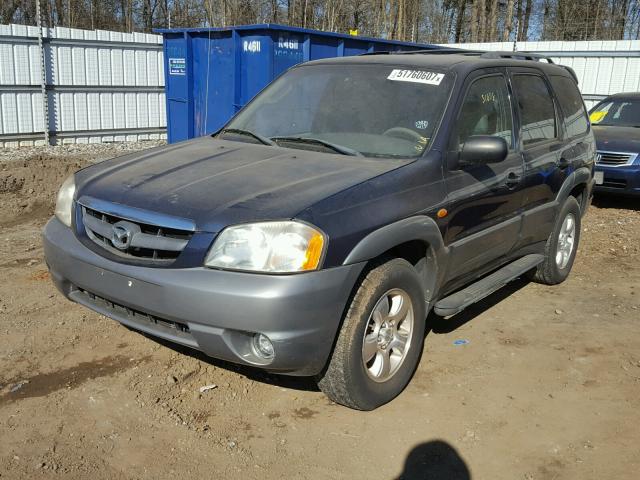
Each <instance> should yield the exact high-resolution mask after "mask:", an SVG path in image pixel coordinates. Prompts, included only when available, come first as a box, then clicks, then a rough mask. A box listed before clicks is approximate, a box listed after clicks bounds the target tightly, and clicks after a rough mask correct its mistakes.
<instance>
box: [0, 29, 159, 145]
mask: <svg viewBox="0 0 640 480" xmlns="http://www.w3.org/2000/svg"><path fill="white" fill-rule="evenodd" d="M38 30H39V29H38V28H37V27H30V26H25V25H0V146H18V145H31V144H41V143H44V126H45V122H47V123H48V127H49V131H50V134H51V139H52V140H51V142H52V143H75V142H77V143H87V142H107V141H125V140H126V141H138V140H145V139H160V138H166V115H165V94H164V64H163V53H162V37H161V36H159V35H151V34H143V33H121V32H109V31H103V30H95V31H90V30H78V29H71V28H62V27H57V28H51V29H43V48H44V60H45V70H46V85H45V89H46V92H47V99H48V110H49V111H48V116H49V118H48V121H46V120H45V115H44V108H43V101H42V93H41V78H42V77H41V69H40V51H39V46H38Z"/></svg>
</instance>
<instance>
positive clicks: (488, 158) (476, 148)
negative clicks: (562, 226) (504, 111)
mask: <svg viewBox="0 0 640 480" xmlns="http://www.w3.org/2000/svg"><path fill="white" fill-rule="evenodd" d="M508 153H509V146H508V145H507V141H506V140H505V139H504V138H502V137H494V136H491V135H473V136H471V137H469V138H467V141H466V142H464V145H463V146H462V151H461V152H460V163H463V164H467V165H485V164H487V163H498V162H501V161H503V160H504V159H505V158H507V154H508Z"/></svg>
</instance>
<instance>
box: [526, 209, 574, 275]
mask: <svg viewBox="0 0 640 480" xmlns="http://www.w3.org/2000/svg"><path fill="white" fill-rule="evenodd" d="M580 219H581V212H580V205H578V201H577V200H576V199H575V198H574V197H568V198H567V199H566V200H565V202H564V204H563V205H562V208H561V209H560V213H559V214H558V217H557V218H556V223H555V226H554V228H553V231H552V232H551V235H549V239H548V240H547V244H546V245H545V249H544V262H542V263H541V264H540V265H538V267H537V268H536V269H535V270H532V271H531V272H530V274H529V278H530V279H531V280H533V281H535V282H538V283H542V284H545V285H557V284H558V283H562V282H564V281H565V280H566V279H567V277H568V276H569V273H570V272H571V267H572V266H573V261H574V260H575V258H576V252H577V250H578V244H579V243H580V229H581V222H580Z"/></svg>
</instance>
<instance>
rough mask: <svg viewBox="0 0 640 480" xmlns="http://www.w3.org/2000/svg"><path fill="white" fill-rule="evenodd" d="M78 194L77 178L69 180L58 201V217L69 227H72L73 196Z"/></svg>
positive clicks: (63, 186)
mask: <svg viewBox="0 0 640 480" xmlns="http://www.w3.org/2000/svg"><path fill="white" fill-rule="evenodd" d="M75 193H76V182H75V176H74V175H71V176H70V177H69V178H67V179H66V180H65V181H64V183H63V184H62V186H61V187H60V190H59V191H58V198H57V200H56V217H58V220H60V221H61V222H62V223H64V224H65V225H66V226H67V227H70V226H71V214H72V211H73V195H74V194H75Z"/></svg>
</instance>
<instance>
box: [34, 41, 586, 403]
mask: <svg viewBox="0 0 640 480" xmlns="http://www.w3.org/2000/svg"><path fill="white" fill-rule="evenodd" d="M595 156H596V149H595V142H594V138H593V133H592V131H591V127H590V125H589V121H588V118H587V115H586V110H585V107H584V104H583V102H582V99H581V97H580V94H579V92H578V89H577V86H576V80H575V75H574V74H573V72H572V71H571V70H569V69H566V68H563V67H560V66H557V65H553V64H551V63H548V62H547V61H543V59H542V58H538V57H536V56H533V55H527V54H502V53H481V52H460V51H458V52H452V51H447V50H445V51H440V52H437V53H430V52H424V53H420V52H419V53H411V54H377V55H364V56H359V57H348V58H339V59H326V60H321V61H314V62H310V63H307V64H304V65H301V66H298V67H295V68H293V69H291V70H289V71H288V72H287V73H286V74H284V75H283V76H281V77H280V78H279V79H278V80H276V81H275V82H273V83H272V84H271V85H270V86H269V87H268V88H266V89H265V90H264V91H263V92H262V93H260V94H259V95H258V96H257V97H256V98H255V99H254V100H253V101H252V102H251V103H250V104H249V105H247V106H246V107H245V108H244V109H243V110H242V111H241V112H239V113H238V114H237V115H236V116H235V118H233V119H232V120H231V121H230V122H229V123H228V124H227V125H226V126H225V127H224V128H222V129H221V130H220V131H219V132H216V133H215V134H214V135H211V136H206V137H202V138H198V139H195V140H191V141H187V142H184V143H179V144H174V145H168V146H164V147H160V148H156V149H153V150H147V151H145V152H142V153H135V154H131V155H127V156H124V157H120V158H116V159H113V160H110V161H107V162H103V163H100V164H97V165H93V166H90V167H88V168H85V169H83V170H81V171H79V172H77V173H76V174H75V175H73V176H71V177H70V178H69V179H67V180H66V181H65V183H64V184H63V186H62V188H61V190H60V192H59V195H58V202H57V206H56V214H55V217H53V218H52V219H51V220H50V221H49V223H48V224H47V226H46V228H45V231H44V245H45V254H46V260H47V264H48V266H49V269H50V271H51V276H52V278H53V281H54V282H55V284H56V285H57V287H58V288H59V289H60V291H61V292H62V293H63V294H64V295H65V296H67V297H68V298H69V299H71V300H73V301H75V302H77V303H80V304H82V305H85V306H86V307H88V308H91V309H92V310H95V311H97V312H100V313H102V314H104V315H107V316H109V317H111V318H114V319H116V320H117V321H119V322H121V323H123V324H125V325H127V326H129V327H132V328H134V329H137V330H140V331H143V332H147V333H149V334H152V335H155V336H157V337H161V338H164V339H167V340H171V341H173V342H176V343H179V344H182V345H186V346H189V347H193V348H195V349H198V350H201V351H202V352H204V353H206V354H207V355H210V356H212V357H216V358H221V359H225V360H228V361H231V362H237V363H241V364H245V365H251V366H254V367H257V368H262V369H265V370H269V371H272V372H279V373H283V374H290V375H308V376H314V377H315V378H316V379H317V381H318V385H319V386H320V388H321V389H322V391H324V392H325V393H326V394H327V395H328V396H329V397H330V398H331V399H332V400H334V401H336V402H339V403H341V404H344V405H347V406H349V407H352V408H357V409H365V410H368V409H373V408H376V407H377V406H379V405H381V404H383V403H385V402H388V401H389V400H391V399H392V398H394V397H395V396H396V395H398V394H399V393H400V392H401V391H402V390H403V389H404V387H405V386H406V385H407V383H408V382H409V380H410V379H411V377H412V375H413V373H414V370H415V369H416V367H417V365H418V362H419V359H420V356H421V354H422V349H423V340H424V334H425V328H426V327H425V319H426V316H427V314H428V313H429V312H430V311H432V310H433V311H434V312H435V313H436V314H438V315H441V316H445V317H448V316H451V315H454V314H456V313H458V312H460V311H461V310H463V309H464V308H465V307H467V306H468V305H470V304H472V303H474V302H476V301H477V300H479V299H481V298H483V297H485V296H486V295H488V294H490V293H491V292H493V291H495V290H496V289H498V288H500V287H501V286H503V285H504V284H506V283H507V282H509V281H511V280H513V279H514V278H516V277H518V276H520V275H528V276H529V277H530V278H532V279H534V280H536V281H539V282H543V283H546V284H556V283H559V282H562V281H563V280H565V279H566V278H567V276H568V275H569V272H570V270H571V267H572V265H573V261H574V258H575V255H576V249H577V246H578V242H579V239H580V222H581V218H582V216H583V215H584V212H585V210H586V209H587V206H588V205H589V201H590V198H591V190H592V186H593V168H594V160H595Z"/></svg>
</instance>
